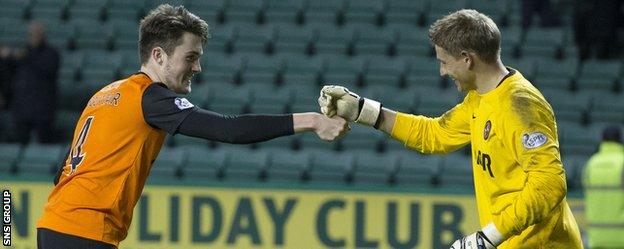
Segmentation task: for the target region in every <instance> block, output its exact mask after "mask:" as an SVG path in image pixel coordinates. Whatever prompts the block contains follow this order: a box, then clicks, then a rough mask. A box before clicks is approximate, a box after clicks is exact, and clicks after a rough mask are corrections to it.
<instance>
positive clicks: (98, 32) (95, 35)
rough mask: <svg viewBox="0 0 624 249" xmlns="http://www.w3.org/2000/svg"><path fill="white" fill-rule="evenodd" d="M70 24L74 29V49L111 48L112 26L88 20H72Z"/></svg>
mask: <svg viewBox="0 0 624 249" xmlns="http://www.w3.org/2000/svg"><path fill="white" fill-rule="evenodd" d="M70 24H71V25H73V26H75V27H76V33H75V36H74V37H75V46H76V49H78V50H89V49H91V50H108V49H110V48H112V47H113V42H112V36H113V34H114V32H113V27H112V26H110V25H108V24H101V23H99V22H98V21H94V20H89V19H86V20H83V19H72V20H71V21H70ZM135 43H136V41H135Z"/></svg>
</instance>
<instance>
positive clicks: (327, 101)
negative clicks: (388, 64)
mask: <svg viewBox="0 0 624 249" xmlns="http://www.w3.org/2000/svg"><path fill="white" fill-rule="evenodd" d="M318 103H319V106H320V107H321V112H322V113H323V114H325V115H326V116H328V117H333V116H334V115H338V116H341V117H343V118H345V119H347V120H348V121H351V122H354V121H355V122H357V123H360V124H364V125H368V126H374V125H375V123H376V122H377V119H378V118H379V113H380V112H381V103H379V102H377V101H374V100H370V99H367V98H362V97H360V96H358V95H357V94H355V93H353V92H351V91H349V89H347V88H346V87H343V86H336V85H328V86H324V87H323V89H321V93H320V96H319V99H318Z"/></svg>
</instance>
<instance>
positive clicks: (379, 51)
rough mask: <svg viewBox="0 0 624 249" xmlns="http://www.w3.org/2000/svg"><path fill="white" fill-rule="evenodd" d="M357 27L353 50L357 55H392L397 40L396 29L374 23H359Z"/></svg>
mask: <svg viewBox="0 0 624 249" xmlns="http://www.w3.org/2000/svg"><path fill="white" fill-rule="evenodd" d="M351 26H353V27H355V38H354V45H353V49H354V50H353V52H354V54H355V55H379V56H381V55H391V52H393V51H392V49H391V48H393V46H394V43H395V42H396V35H395V32H394V30H392V29H389V28H380V27H378V26H375V25H373V24H359V25H357V26H355V25H351Z"/></svg>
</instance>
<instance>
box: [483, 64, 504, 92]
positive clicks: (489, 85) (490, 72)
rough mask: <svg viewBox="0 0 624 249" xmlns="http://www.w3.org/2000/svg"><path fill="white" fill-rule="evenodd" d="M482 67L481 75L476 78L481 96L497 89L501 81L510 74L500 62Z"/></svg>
mask: <svg viewBox="0 0 624 249" xmlns="http://www.w3.org/2000/svg"><path fill="white" fill-rule="evenodd" d="M480 67H481V68H479V73H477V74H476V76H475V82H476V83H477V92H478V93H479V94H485V93H488V92H490V91H492V90H494V89H496V87H497V86H498V84H499V83H500V82H501V80H503V78H505V76H506V75H507V74H508V73H509V70H507V68H505V66H504V65H503V63H502V62H501V61H500V60H498V61H497V62H496V63H495V64H483V65H481V66H480Z"/></svg>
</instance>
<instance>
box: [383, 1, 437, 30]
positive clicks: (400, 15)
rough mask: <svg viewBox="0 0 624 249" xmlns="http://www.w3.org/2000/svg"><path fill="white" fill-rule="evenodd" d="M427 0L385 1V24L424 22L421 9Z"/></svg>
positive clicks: (414, 24)
mask: <svg viewBox="0 0 624 249" xmlns="http://www.w3.org/2000/svg"><path fill="white" fill-rule="evenodd" d="M426 2H427V0H390V1H387V3H388V5H387V10H386V11H385V22H386V24H387V25H392V24H406V25H409V26H412V27H414V26H416V25H421V24H423V23H424V16H422V15H423V11H424V9H425V5H426Z"/></svg>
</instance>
